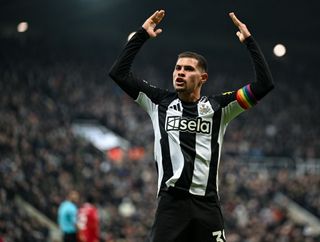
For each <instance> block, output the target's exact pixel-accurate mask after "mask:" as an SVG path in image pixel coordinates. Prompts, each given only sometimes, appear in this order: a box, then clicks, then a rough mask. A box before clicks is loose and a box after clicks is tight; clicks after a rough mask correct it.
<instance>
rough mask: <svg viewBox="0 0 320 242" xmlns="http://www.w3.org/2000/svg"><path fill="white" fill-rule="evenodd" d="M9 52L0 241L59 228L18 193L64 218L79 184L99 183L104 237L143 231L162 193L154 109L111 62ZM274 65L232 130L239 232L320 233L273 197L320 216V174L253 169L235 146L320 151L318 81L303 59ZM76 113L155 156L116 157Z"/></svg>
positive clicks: (225, 166) (256, 236)
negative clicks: (112, 71)
mask: <svg viewBox="0 0 320 242" xmlns="http://www.w3.org/2000/svg"><path fill="white" fill-rule="evenodd" d="M4 63H5V64H2V65H1V66H0V154H1V156H0V184H1V187H0V200H1V205H0V241H1V240H2V241H5V242H11V241H46V240H47V239H48V236H49V235H48V233H49V232H48V228H46V227H44V226H43V225H42V224H40V223H38V222H37V221H36V220H35V219H33V218H31V217H30V216H29V215H28V214H26V213H25V212H23V211H22V210H21V208H19V207H18V206H17V205H16V204H15V202H14V199H15V197H16V196H17V195H19V196H20V197H22V198H23V199H24V200H26V201H28V202H29V203H30V204H31V205H33V206H34V207H35V208H37V209H38V210H39V211H40V212H42V213H43V214H44V215H46V216H47V217H48V218H50V219H51V220H52V221H54V222H56V219H57V209H58V206H59V204H60V203H61V201H62V200H63V198H64V197H65V195H66V193H67V192H68V191H69V190H70V189H76V190H78V191H79V193H80V194H82V195H83V196H84V195H85V194H86V193H87V192H88V191H91V192H92V191H93V192H94V196H95V200H96V201H97V206H98V208H99V215H100V225H101V228H100V229H101V235H102V236H101V237H102V238H101V241H105V242H119V241H127V242H138V241H139V242H140V241H143V240H144V238H145V235H146V234H147V233H148V231H149V228H150V226H151V223H152V220H151V219H152V216H150V214H152V213H154V209H155V205H156V179H155V177H156V174H155V172H156V170H155V166H154V162H153V154H152V152H153V133H152V132H153V131H152V127H151V122H150V121H149V118H148V117H147V115H146V114H145V113H144V112H143V111H142V110H140V109H139V108H138V107H137V106H136V104H134V103H133V102H132V101H131V100H130V99H129V98H128V97H127V96H126V95H125V94H124V93H123V92H122V91H121V90H120V89H119V88H118V87H116V86H115V85H114V84H113V83H112V82H111V80H109V79H108V78H107V67H106V66H101V65H99V64H96V63H94V62H91V63H87V62H81V63H79V62H74V61H48V62H40V61H38V60H34V59H28V60H27V59H26V60H24V61H19V60H17V59H15V58H11V59H10V61H9V60H7V61H6V62H4ZM275 74H276V76H277V81H276V82H277V88H276V90H275V91H274V92H273V93H272V94H271V95H270V97H267V98H266V100H264V101H263V102H262V103H261V104H259V105H258V106H257V107H255V108H254V109H255V110H251V111H248V112H247V113H246V114H243V115H241V116H240V117H239V118H238V119H237V120H236V121H234V122H233V123H232V124H231V125H230V127H229V129H228V131H227V133H226V137H225V146H224V153H223V157H222V161H221V166H220V167H221V170H220V178H221V182H220V183H221V184H220V195H221V199H222V207H223V210H224V214H225V221H226V234H227V238H228V241H229V242H258V241H259V242H271V241H279V242H287V241H290V242H301V241H305V242H316V241H320V238H319V236H318V237H315V236H312V235H310V234H308V230H307V227H306V226H305V225H303V224H298V223H296V222H295V221H294V220H292V219H291V218H290V216H289V215H288V212H287V210H286V207H285V206H281V205H279V204H277V203H276V202H275V201H274V197H275V195H276V193H277V192H280V191H281V192H283V193H284V194H285V195H287V196H288V197H290V198H292V199H294V200H295V201H296V202H298V203H299V204H301V205H302V206H303V207H305V208H306V209H308V210H310V211H311V212H312V213H313V214H315V215H316V216H318V218H320V192H319V189H318V188H319V187H320V176H319V174H317V175H310V174H302V175H292V174H289V173H288V171H286V170H279V171H278V172H277V173H276V174H268V173H261V174H260V173H251V172H250V171H249V170H248V168H247V167H246V166H245V165H243V163H239V162H238V161H237V158H236V157H237V155H247V156H255V157H262V158H263V157H274V162H277V158H276V157H279V156H283V157H291V158H301V159H302V160H304V161H307V160H309V159H315V158H319V157H320V141H319V139H318V137H319V135H320V130H319V129H320V127H319V126H317V125H316V126H314V124H313V120H316V119H317V114H318V113H319V112H320V101H319V95H317V90H318V87H319V83H316V82H315V81H314V80H312V79H311V78H310V77H309V76H307V75H304V74H303V71H300V72H299V71H297V73H291V74H290V75H289V74H288V75H287V73H286V74H281V73H275ZM150 75H154V73H153V72H152V71H150ZM150 78H151V80H152V76H150ZM212 79H213V82H212V83H211V84H209V83H208V88H207V89H209V90H218V91H217V93H218V92H219V91H225V88H228V89H229V88H234V86H232V85H231V86H228V85H230V84H225V83H226V82H224V80H227V79H228V80H229V79H235V80H238V79H239V77H236V76H227V75H225V76H224V75H221V74H219V75H216V76H212ZM279 79H280V81H279ZM293 79H294V80H296V79H303V80H305V82H307V81H309V82H310V83H312V85H303V83H301V82H293V81H292V80H293ZM168 82H169V83H171V81H168ZM228 83H230V82H228ZM310 107H312V111H311V110H310ZM297 110H298V111H297ZM306 117H308V118H306ZM77 119H95V120H98V121H99V122H100V123H101V124H103V125H105V126H107V127H108V128H110V129H112V130H113V131H115V132H116V133H118V134H119V135H121V136H123V137H124V138H126V139H128V140H129V141H130V142H131V144H132V146H142V147H144V149H145V155H144V157H143V158H141V159H130V158H129V157H128V156H124V157H122V159H120V160H112V159H110V158H109V157H108V156H106V155H105V153H102V152H100V151H98V150H97V149H96V148H95V147H93V145H92V144H90V143H88V142H87V141H85V140H83V139H80V138H78V137H76V136H75V135H74V134H73V132H72V128H71V125H72V123H73V121H75V120H77ZM142 127H143V128H142ZM235 155H236V156H235ZM2 241H1V242H2Z"/></svg>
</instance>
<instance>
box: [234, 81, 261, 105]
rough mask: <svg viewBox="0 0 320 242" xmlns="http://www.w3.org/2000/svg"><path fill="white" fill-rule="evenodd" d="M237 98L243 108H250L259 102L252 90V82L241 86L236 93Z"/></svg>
mask: <svg viewBox="0 0 320 242" xmlns="http://www.w3.org/2000/svg"><path fill="white" fill-rule="evenodd" d="M236 98H237V101H238V103H239V105H240V106H241V107H242V108H243V109H249V108H251V107H252V106H254V105H255V104H257V102H258V101H257V99H256V98H255V96H254V95H253V93H252V91H251V87H250V84H248V85H246V86H244V87H242V88H240V89H239V90H238V91H237V93H236Z"/></svg>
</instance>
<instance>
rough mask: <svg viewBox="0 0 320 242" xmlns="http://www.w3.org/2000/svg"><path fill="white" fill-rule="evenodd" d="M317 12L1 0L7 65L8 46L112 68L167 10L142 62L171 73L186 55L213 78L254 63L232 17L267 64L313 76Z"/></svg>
mask: <svg viewBox="0 0 320 242" xmlns="http://www.w3.org/2000/svg"><path fill="white" fill-rule="evenodd" d="M319 7H320V3H319V2H318V1H287V0H284V1H276V0H269V1H252V0H250V1H246V0H244V1H231V0H228V1H213V0H183V1H168V0H166V1H163V0H162V1H160V0H154V1H149V0H135V1H133V0H55V1H49V0H29V1H22V0H2V1H1V2H0V43H1V50H2V53H4V54H3V56H4V57H5V58H10V57H12V54H11V53H8V49H12V48H8V45H10V46H11V47H12V46H14V47H16V49H19V51H20V53H21V52H22V53H24V54H25V55H33V56H37V57H51V58H55V59H57V58H62V59H66V58H78V59H81V58H83V59H87V60H90V59H94V60H96V59H99V60H100V61H102V62H105V63H106V65H108V64H109V63H110V61H111V60H113V59H114V58H115V56H116V55H117V53H118V52H119V50H120V49H121V47H122V45H123V44H124V43H125V40H126V38H127V36H128V34H129V33H130V32H131V31H134V30H135V29H136V28H137V27H139V26H141V24H142V23H143V21H144V20H145V19H146V18H147V17H148V16H149V15H150V14H152V13H153V11H154V10H156V9H161V8H163V9H165V10H166V17H165V19H164V21H163V22H162V23H161V27H162V28H163V30H164V32H163V34H162V35H161V37H159V38H158V39H157V40H156V43H152V44H150V42H149V43H148V44H147V45H146V46H145V49H146V52H145V56H144V58H146V59H145V60H144V61H148V62H151V63H152V64H155V65H157V63H158V60H164V61H165V63H162V64H163V65H164V68H166V67H167V66H168V67H169V66H171V65H172V64H173V63H174V61H175V59H174V58H175V56H176V54H178V53H179V52H180V51H184V50H187V49H188V50H194V51H198V52H200V53H203V54H204V55H205V56H206V57H207V58H208V60H209V68H210V69H211V70H214V69H215V68H218V69H221V68H222V69H223V68H224V66H223V64H221V63H219V60H228V61H231V62H234V63H236V64H239V67H240V68H239V69H241V64H244V63H247V60H248V58H247V55H246V54H245V52H243V48H242V46H241V45H239V43H238V40H237V38H236V36H235V35H234V34H235V31H236V29H235V27H234V26H233V24H232V22H231V20H230V19H229V16H228V12H230V11H234V12H235V13H236V14H237V16H238V17H239V19H240V20H242V21H243V22H244V23H246V24H247V26H248V27H249V29H250V31H251V32H252V34H253V35H254V36H255V38H256V39H257V40H258V41H259V43H260V45H261V46H262V48H263V50H264V52H265V55H266V56H267V58H269V59H272V60H275V61H276V62H275V63H276V64H279V63H280V65H289V66H290V68H291V66H296V65H299V66H300V67H299V68H308V70H307V72H313V71H314V70H316V68H317V65H318V63H317V62H318V56H319V54H320V47H319V43H320V34H319V29H320V18H319V17H318V11H319ZM20 21H27V22H28V23H29V30H28V31H27V32H25V33H17V31H16V26H17V24H18V23H19V22H20ZM277 43H283V44H284V45H285V46H286V47H287V55H286V56H285V58H282V59H281V60H280V59H277V58H275V57H274V56H273V54H272V49H273V46H274V45H275V44H277ZM10 51H12V50H10ZM238 53H240V54H238ZM172 57H174V58H172ZM20 58H21V57H20ZM167 59H169V60H170V62H168V60H167ZM223 63H224V64H225V62H223ZM166 64H167V66H166ZM271 65H273V64H272V63H271ZM280 68H283V66H280ZM165 70H167V69H165Z"/></svg>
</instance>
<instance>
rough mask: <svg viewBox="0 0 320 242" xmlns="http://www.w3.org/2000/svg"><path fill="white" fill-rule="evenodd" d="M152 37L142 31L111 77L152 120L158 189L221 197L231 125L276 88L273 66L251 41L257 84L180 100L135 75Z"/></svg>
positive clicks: (126, 48)
mask: <svg viewBox="0 0 320 242" xmlns="http://www.w3.org/2000/svg"><path fill="white" fill-rule="evenodd" d="M148 38H149V36H148V34H147V33H146V31H144V30H143V29H140V30H139V31H138V32H137V33H136V34H135V35H134V37H132V38H131V40H130V41H129V42H128V43H127V45H126V47H125V48H124V50H123V51H122V53H121V54H120V56H119V57H118V59H117V60H116V62H115V63H114V65H113V66H112V68H111V71H110V76H111V77H112V79H113V80H115V81H116V82H117V83H118V84H119V86H120V87H121V88H122V89H123V90H124V91H125V92H127V93H128V94H129V95H130V96H131V97H132V98H133V99H134V100H135V101H136V102H137V103H138V104H139V105H140V106H141V107H142V108H143V109H144V110H145V111H146V112H147V113H148V114H149V116H150V118H151V120H152V124H153V129H154V136H155V143H154V155H155V160H156V164H157V171H158V193H159V192H161V191H166V190H168V188H169V187H174V188H175V189H179V190H182V191H185V192H189V193H190V194H194V195H199V196H206V197H211V196H216V195H217V193H218V180H219V178H218V170H219V162H220V156H221V147H222V142H223V136H224V133H225V130H226V127H227V125H228V123H229V122H230V121H231V120H232V119H233V118H235V117H236V116H237V115H239V114H240V113H241V112H243V111H244V110H245V109H246V108H248V107H250V106H252V105H253V104H255V103H256V102H257V101H258V100H260V99H261V98H262V97H263V96H264V95H265V94H266V93H267V92H269V91H270V90H271V89H272V88H273V83H272V77H271V74H270V72H269V69H268V67H267V64H266V62H265V60H264V58H263V55H262V53H261V51H260V50H259V48H258V47H257V45H256V43H255V42H254V40H253V39H251V40H250V42H249V43H248V44H247V46H248V49H249V50H250V53H251V54H252V57H253V60H254V65H255V70H256V72H257V73H256V75H257V82H254V83H252V84H249V85H247V86H245V87H243V88H240V89H239V90H238V91H237V92H228V93H225V94H222V95H217V96H208V97H206V96H203V97H201V98H200V99H199V100H198V101H197V102H192V103H188V102H184V101H182V100H180V99H179V97H178V94H177V93H176V92H170V91H168V90H163V89H160V88H157V87H154V86H152V85H150V84H148V82H146V81H144V80H141V79H139V78H136V77H134V75H133V73H132V72H131V65H132V62H133V60H134V57H135V56H136V54H137V52H138V51H139V49H140V48H141V46H142V45H143V43H144V42H145V41H146V40H147V39H148ZM250 45H251V47H250Z"/></svg>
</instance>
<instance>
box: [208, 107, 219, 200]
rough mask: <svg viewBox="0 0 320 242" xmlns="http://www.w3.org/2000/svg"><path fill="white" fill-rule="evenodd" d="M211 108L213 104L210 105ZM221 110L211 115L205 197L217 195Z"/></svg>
mask: <svg viewBox="0 0 320 242" xmlns="http://www.w3.org/2000/svg"><path fill="white" fill-rule="evenodd" d="M211 105H212V106H213V104H211ZM221 114H222V111H221V109H218V110H217V111H216V112H215V113H214V115H213V119H212V121H213V124H212V132H213V131H216V132H215V133H212V139H211V150H212V154H211V160H210V170H209V177H208V184H207V188H206V196H213V195H214V196H215V195H217V193H216V192H217V184H216V178H217V175H218V174H217V166H218V159H219V148H220V147H219V143H218V138H219V132H220V122H221Z"/></svg>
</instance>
